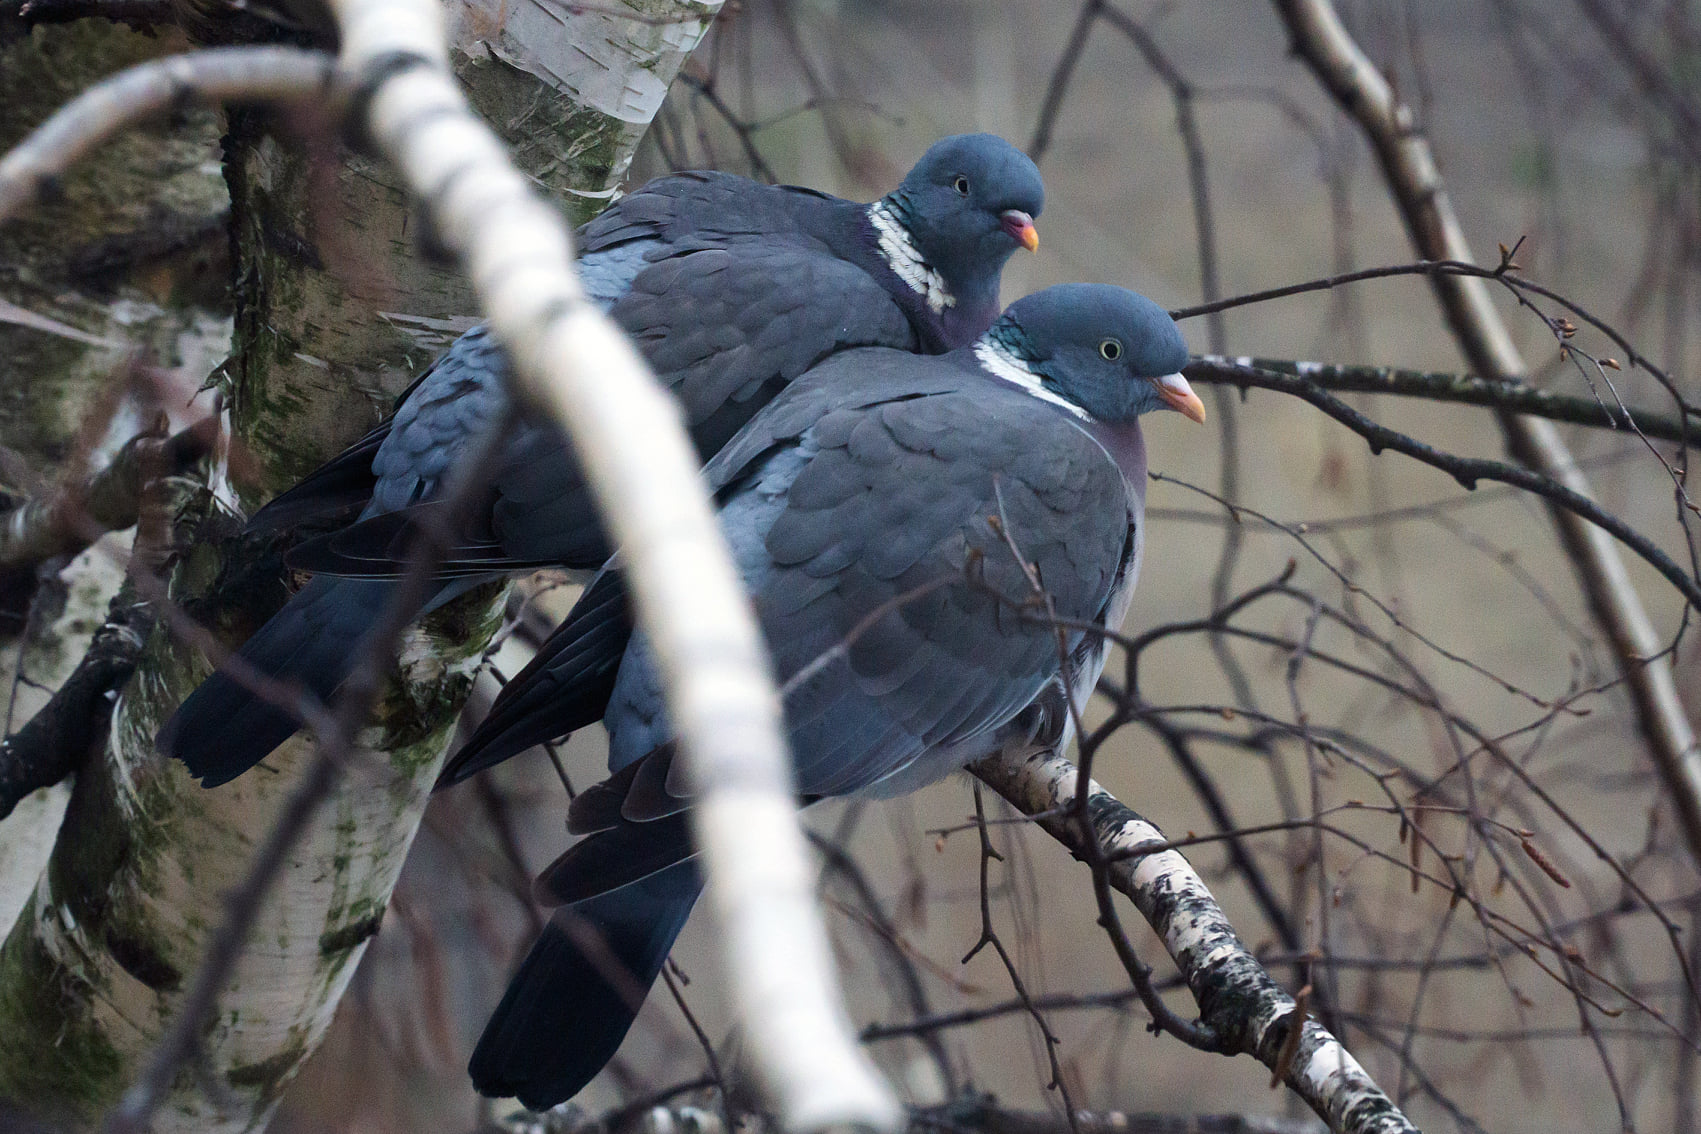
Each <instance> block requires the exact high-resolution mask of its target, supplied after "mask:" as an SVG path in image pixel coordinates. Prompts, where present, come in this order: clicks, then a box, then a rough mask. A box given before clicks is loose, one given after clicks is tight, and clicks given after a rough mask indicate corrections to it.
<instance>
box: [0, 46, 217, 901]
mask: <svg viewBox="0 0 1701 1134" xmlns="http://www.w3.org/2000/svg"><path fill="white" fill-rule="evenodd" d="M187 46H188V43H187V41H186V40H185V39H184V38H183V37H182V36H180V35H171V34H166V35H158V36H149V35H143V34H141V33H139V32H136V31H133V30H131V29H129V28H126V27H123V26H120V25H117V24H110V23H107V22H105V21H100V20H84V21H80V22H78V23H74V24H69V25H62V26H56V27H38V28H36V29H34V30H33V31H32V32H30V33H28V34H26V35H24V36H22V37H20V38H16V39H13V40H12V41H11V42H5V37H4V35H3V34H0V152H4V151H5V150H7V149H10V148H11V146H12V145H13V144H14V143H16V142H17V141H18V140H19V139H21V138H22V137H23V136H24V135H25V134H26V133H27V132H28V131H30V130H31V129H33V128H34V127H35V126H37V125H38V124H39V123H40V122H41V121H42V120H43V119H45V118H46V117H47V116H48V115H49V114H50V113H52V112H53V111H54V110H56V109H57V108H58V107H59V105H60V104H61V103H63V102H65V101H67V100H68V99H70V98H71V97H72V96H73V95H75V94H76V93H77V92H78V91H80V90H81V89H82V88H84V87H86V86H87V85H88V84H89V83H91V82H93V81H94V80H96V79H99V78H101V77H102V76H104V75H107V74H109V73H111V72H113V71H116V70H118V69H120V68H122V67H126V66H129V65H130V64H133V63H137V62H140V61H142V60H144V59H149V58H154V57H157V56H159V55H162V54H167V53H170V52H172V51H178V50H182V49H183V48H185V47H187ZM219 126H220V124H219V121H218V116H217V115H216V114H213V113H211V112H208V111H192V112H190V113H188V114H186V115H185V116H184V117H183V119H182V121H181V122H179V123H177V124H176V125H175V126H174V127H173V128H171V129H169V131H168V130H164V129H149V130H142V131H137V132H136V133H135V134H133V135H131V136H129V137H126V138H124V139H121V140H120V141H118V142H117V143H116V144H115V145H113V146H111V147H109V148H107V149H106V150H104V151H103V152H102V153H101V154H100V155H98V156H97V157H95V158H94V159H92V160H91V161H89V162H88V163H86V164H85V165H83V166H82V167H80V168H78V169H77V170H75V171H74V172H73V173H72V174H71V175H70V176H68V177H66V178H65V179H64V180H63V183H62V185H61V186H60V192H59V193H58V195H57V198H56V199H55V200H54V201H51V202H49V203H47V204H45V205H44V206H43V207H42V208H40V209H37V210H34V211H33V212H31V213H30V214H29V215H28V216H26V217H23V218H20V219H19V222H18V223H16V224H11V225H6V226H4V227H0V445H4V446H5V447H6V449H7V450H8V451H9V456H11V457H12V458H13V459H15V460H17V461H18V462H19V463H20V464H22V465H23V466H25V468H27V469H28V470H29V471H31V472H33V473H35V474H36V475H37V476H38V477H41V478H43V479H44V480H47V481H49V482H50V481H51V480H52V479H53V478H54V476H55V475H57V474H58V473H60V472H71V471H72V470H71V469H70V468H69V467H68V466H74V465H79V464H83V465H88V466H98V465H99V464H101V463H103V462H104V460H105V459H106V458H107V457H109V456H110V455H111V453H112V452H113V451H114V450H115V449H116V448H117V447H118V445H119V444H120V443H122V442H123V441H124V440H125V439H126V436H127V435H128V433H129V432H130V431H132V430H134V429H135V428H136V426H137V424H138V423H139V422H140V421H141V420H142V419H143V418H145V417H147V416H151V413H152V412H154V411H156V410H167V411H168V412H170V413H172V414H174V415H176V416H177V417H178V419H179V423H181V420H182V415H183V414H184V413H186V412H188V407H187V406H185V405H184V404H183V403H184V402H185V400H186V398H185V397H182V396H173V397H166V398H155V397H152V396H151V393H150V391H147V390H136V389H126V388H125V387H124V384H123V383H122V382H121V381H116V380H117V379H121V378H122V372H123V370H124V369H125V367H126V365H127V360H128V359H130V358H131V357H133V356H134V357H140V358H141V359H143V360H145V361H147V362H149V363H150V364H153V365H156V366H158V367H160V368H161V369H162V370H165V371H175V372H176V373H179V374H188V375H191V376H192V379H191V381H190V382H189V383H188V385H187V387H186V390H185V388H184V387H182V386H181V385H178V386H176V387H174V388H175V390H176V392H177V393H179V394H182V393H186V391H192V390H193V389H194V388H195V386H196V385H198V384H199V383H200V381H201V379H202V378H203V377H205V375H206V374H207V372H208V371H209V370H210V369H211V368H212V367H213V365H214V364H215V363H216V362H217V361H218V360H219V359H220V358H222V357H223V356H224V354H225V352H226V351H227V350H228V349H229V345H230V318H229V310H228V303H227V301H226V298H225V296H224V294H223V289H222V288H215V289H211V290H209V289H207V288H205V287H204V286H198V285H197V281H198V280H200V279H202V278H204V277H205V276H206V274H207V267H208V263H209V261H213V262H222V259H223V255H224V243H225V242H224V237H223V218H224V215H225V212H226V210H227V208H228V205H229V201H228V198H227V196H226V193H225V187H224V181H223V178H222V177H220V175H219V172H218V165H217V162H218V152H219V151H218V136H219ZM186 252H188V253H190V254H188V255H185V253H186ZM0 480H3V481H4V482H5V484H6V487H7V490H8V491H9V492H14V493H24V494H26V495H27V494H32V493H33V491H34V486H31V485H28V484H24V483H20V481H19V479H18V478H17V474H16V472H15V471H14V470H10V469H8V470H7V472H6V473H5V475H3V476H0ZM15 502H16V501H14V503H15ZM121 546H122V545H121V544H119V543H117V542H112V543H110V544H107V545H103V547H102V548H100V549H97V550H95V551H91V552H87V553H84V554H83V555H79V556H77V557H75V558H74V559H72V560H71V561H70V562H68V563H66V562H53V563H47V564H35V563H5V564H0V703H3V704H4V705H5V706H6V708H5V715H4V721H5V731H6V732H7V733H10V732H11V731H13V730H15V729H16V728H18V727H19V726H20V725H22V724H23V723H24V722H25V721H27V720H29V719H30V717H31V716H32V715H33V714H34V713H35V712H36V710H37V709H39V708H40V707H41V706H42V705H43V704H45V703H46V701H47V698H48V695H49V694H50V693H51V692H52V691H53V690H54V689H55V688H57V687H58V685H59V683H60V682H61V681H63V680H64V679H65V677H66V676H67V675H68V674H69V673H70V672H71V670H72V669H73V668H74V667H75V665H76V663H77V659H78V658H79V657H80V656H81V655H82V653H83V650H84V649H85V648H86V647H87V645H88V642H89V638H90V637H91V635H92V633H93V631H94V628H95V627H96V626H98V625H99V624H100V620H101V619H102V617H104V614H105V611H106V605H107V601H108V600H109V599H110V598H111V596H112V593H113V592H114V591H115V590H116V589H117V586H118V582H119V579H120V577H121V573H120V572H118V571H116V570H115V569H114V565H113V561H112V558H111V556H112V551H113V549H114V548H121ZM38 568H39V570H38ZM69 797H70V787H69V785H63V784H62V785H59V786H57V787H53V788H46V789H43V790H41V791H39V792H37V793H35V794H34V795H33V796H31V797H29V798H28V799H26V800H24V801H23V802H22V803H21V804H20V805H19V807H18V809H17V811H16V812H15V813H13V814H12V815H11V816H9V817H8V818H7V820H6V828H5V832H4V835H3V837H0V933H4V932H5V931H6V930H8V929H10V928H11V926H12V924H13V922H14V921H15V920H16V918H17V916H18V913H19V911H20V910H21V909H22V908H23V907H24V905H25V903H26V902H27V901H28V900H29V896H30V892H31V891H32V890H33V889H34V887H35V883H36V879H37V878H38V877H39V876H40V874H41V870H42V867H43V865H44V864H45V862H46V857H47V851H48V850H49V848H51V847H52V845H53V839H54V836H55V833H56V832H57V830H58V827H59V822H60V818H61V817H62V816H63V815H64V812H65V804H66V801H67V800H68V799H69Z"/></svg>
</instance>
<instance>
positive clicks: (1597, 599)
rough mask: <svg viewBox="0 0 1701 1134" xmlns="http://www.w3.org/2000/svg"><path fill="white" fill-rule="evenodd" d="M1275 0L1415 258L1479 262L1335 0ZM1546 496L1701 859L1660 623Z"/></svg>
mask: <svg viewBox="0 0 1701 1134" xmlns="http://www.w3.org/2000/svg"><path fill="white" fill-rule="evenodd" d="M1274 3H1275V7H1276V10H1277V12H1278V13H1279V14H1280V16H1281V18H1282V20H1283V22H1284V23H1285V24H1286V26H1287V29H1288V33H1289V35H1290V36H1291V37H1292V39H1293V46H1294V49H1295V51H1296V52H1297V53H1298V54H1299V55H1300V57H1301V58H1303V59H1304V60H1305V62H1306V63H1307V65H1308V66H1310V68H1311V70H1312V71H1313V73H1314V74H1315V75H1316V76H1317V79H1318V81H1319V82H1320V83H1321V84H1322V85H1323V87H1324V88H1325V89H1326V90H1327V91H1328V92H1329V93H1330V94H1331V95H1332V96H1333V97H1334V99H1335V101H1336V102H1337V103H1338V104H1339V105H1340V107H1341V109H1342V110H1343V111H1344V112H1345V113H1346V114H1347V115H1348V116H1349V117H1351V118H1352V119H1353V120H1354V121H1356V122H1357V123H1358V124H1359V126H1360V128H1361V129H1362V130H1363V131H1364V132H1365V135H1366V137H1367V138H1368V139H1369V141H1370V143H1371V147H1372V149H1373V150H1374V151H1375V153H1376V157H1377V160H1378V162H1379V163H1380V164H1381V166H1382V173H1383V177H1384V178H1385V179H1386V180H1387V182H1388V186H1389V188H1390V189H1391V190H1392V191H1393V193H1394V196H1395V199H1396V202H1397V204H1398V206H1399V209H1400V214H1401V216H1402V217H1403V218H1404V220H1405V222H1406V228H1407V231H1408V232H1409V233H1410V235H1411V238H1412V242H1413V244H1414V245H1415V246H1416V247H1417V249H1418V252H1419V254H1420V255H1422V256H1424V257H1425V258H1426V259H1431V260H1458V261H1466V262H1469V261H1471V260H1473V259H1474V257H1472V255H1471V252H1470V248H1469V246H1468V244H1467V243H1466V241H1465V235H1464V230H1463V228H1462V227H1461V226H1460V224H1459V219H1458V217H1457V216H1456V215H1455V214H1454V212H1453V207H1452V202H1451V201H1450V200H1449V198H1448V196H1447V188H1446V184H1445V182H1443V180H1442V178H1441V174H1440V171H1439V170H1438V169H1437V168H1436V165H1435V158H1434V155H1433V154H1432V153H1431V151H1430V148H1429V143H1428V141H1427V140H1426V139H1425V138H1424V136H1423V135H1422V133H1420V132H1419V131H1418V130H1417V129H1416V127H1415V123H1414V119H1413V116H1412V112H1411V110H1410V108H1409V107H1407V106H1405V105H1404V104H1403V103H1401V102H1400V101H1399V100H1398V99H1397V98H1396V96H1395V94H1394V91H1393V89H1392V88H1391V87H1390V86H1389V85H1388V83H1387V81H1386V80H1385V79H1384V78H1383V77H1382V75H1381V73H1380V72H1379V71H1378V70H1377V69H1376V67H1375V65H1374V64H1373V63H1372V62H1371V61H1370V59H1369V58H1367V57H1366V56H1365V54H1364V52H1363V51H1362V50H1360V48H1359V46H1358V44H1356V43H1355V42H1354V41H1353V38H1352V36H1351V34H1350V33H1349V32H1348V31H1347V29H1346V27H1345V25H1343V24H1342V22H1341V18H1340V15H1339V13H1337V12H1336V11H1335V8H1334V5H1333V4H1331V3H1330V2H1329V0H1274ZM1430 280H1431V283H1432V285H1433V286H1434V288H1435V291H1436V294H1437V296H1438V298H1439V299H1440V301H1441V305H1442V308H1443V309H1444V310H1445V311H1446V314H1447V321H1448V323H1449V324H1450V325H1451V327H1452V329H1453V334H1454V336H1455V337H1456V338H1457V339H1458V341H1459V345H1460V348H1461V349H1462V350H1463V351H1464V354H1465V358H1466V360H1467V362H1468V363H1469V364H1470V366H1471V368H1472V369H1473V370H1475V371H1476V372H1478V373H1480V374H1482V375H1484V376H1486V377H1490V378H1497V379H1502V380H1507V381H1514V380H1518V379H1520V378H1522V377H1523V375H1524V373H1525V369H1526V368H1525V365H1524V360H1523V358H1522V357H1521V356H1520V355H1519V352H1518V349H1517V347H1516V346H1514V345H1513V342H1512V338H1511V336H1510V335H1509V334H1508V333H1507V330H1506V326H1505V324H1504V322H1503V321H1502V320H1501V318H1500V315H1499V313H1498V312H1497V311H1496V310H1495V308H1494V304H1493V302H1492V301H1491V299H1490V297H1489V294H1488V288H1487V285H1486V284H1485V283H1484V281H1482V280H1481V279H1471V278H1466V277H1462V276H1452V275H1435V276H1431V277H1430ZM1498 417H1499V421H1500V425H1501V429H1502V430H1503V431H1504V433H1505V434H1506V438H1507V445H1508V447H1509V448H1510V450H1511V451H1512V454H1513V456H1514V457H1515V458H1517V459H1518V460H1519V461H1521V462H1523V463H1524V464H1526V465H1529V466H1530V467H1531V468H1534V469H1538V470H1540V471H1541V472H1543V473H1546V474H1547V475H1549V476H1552V477H1554V478H1555V479H1556V480H1559V481H1560V482H1561V483H1563V484H1564V485H1565V486H1566V488H1567V489H1568V490H1569V491H1570V492H1572V493H1575V494H1576V495H1578V496H1581V497H1587V496H1588V495H1589V484H1588V481H1587V479H1586V478H1585V477H1584V476H1583V474H1582V473H1581V472H1580V471H1578V469H1577V467H1576V464H1575V462H1573V461H1572V459H1571V454H1570V453H1569V452H1568V451H1567V449H1566V447H1565V445H1564V443H1563V442H1562V441H1561V440H1560V438H1559V434H1558V431H1557V430H1555V429H1554V427H1553V426H1552V425H1551V424H1548V423H1546V422H1542V421H1539V420H1536V419H1532V418H1529V417H1524V416H1521V415H1519V414H1515V413H1511V412H1505V411H1503V412H1501V413H1500V414H1499V415H1498ZM1548 499H1549V501H1550V502H1552V503H1551V504H1550V509H1551V510H1552V512H1553V514H1554V519H1555V522H1556V524H1557V525H1558V528H1559V532H1560V536H1561V538H1562V540H1563V542H1564V544H1565V547H1566V551H1567V553H1568V554H1569V556H1570V557H1571V560H1572V563H1573V565H1574V567H1575V569H1576V571H1577V574H1578V577H1579V580H1580V582H1581V584H1582V587H1583V591H1584V593H1585V594H1586V595H1587V597H1588V600H1589V605H1590V607H1591V609H1592V610H1593V612H1594V615H1595V618H1596V620H1597V621H1598V622H1599V623H1600V624H1601V626H1602V628H1603V629H1604V630H1605V631H1606V632H1607V634H1608V636H1609V637H1610V638H1611V640H1612V643H1613V648H1614V650H1615V651H1616V653H1617V655H1618V658H1619V664H1620V666H1621V668H1622V670H1623V672H1624V676H1625V680H1626V683H1627V685H1628V686H1629V687H1630V690H1631V692H1632V694H1633V698H1634V701H1635V705H1636V711H1637V716H1638V718H1639V723H1640V725H1641V730H1642V734H1643V736H1644V737H1645V738H1646V740H1647V742H1648V749H1649V753H1650V755H1651V756H1652V758H1653V762H1654V765H1655V767H1656V768H1657V769H1658V770H1659V773H1660V777H1661V779H1662V780H1663V781H1664V783H1665V787H1666V790H1667V792H1668V793H1669V794H1670V795H1671V797H1672V799H1673V802H1674V803H1675V805H1676V809H1677V813H1678V818H1679V821H1680V823H1681V824H1682V826H1683V832H1684V838H1685V840H1686V842H1687V843H1688V847H1689V853H1690V857H1691V858H1692V859H1693V860H1694V861H1696V862H1701V745H1697V742H1696V736H1695V730H1694V728H1693V726H1692V725H1691V724H1690V721H1689V718H1688V715H1687V714H1686V713H1685V711H1684V707H1683V704H1682V703H1681V701H1679V699H1678V696H1677V687H1676V684H1675V682H1674V681H1673V678H1672V670H1671V664H1670V662H1669V661H1668V660H1667V659H1666V658H1665V657H1663V656H1662V647H1661V643H1660V641H1659V638H1658V636H1657V635H1656V634H1655V632H1654V627H1653V623H1652V622H1651V621H1650V620H1649V618H1648V614H1647V611H1646V609H1645V608H1644V607H1643V604H1642V600H1641V597H1640V596H1639V595H1638V594H1637V593H1636V589H1635V587H1634V586H1633V585H1632V583H1631V581H1630V577H1629V574H1628V572H1627V570H1626V568H1625V565H1624V562H1623V560H1622V559H1621V558H1620V557H1619V555H1618V553H1617V551H1616V550H1615V549H1614V548H1613V547H1612V544H1611V542H1610V541H1609V540H1608V538H1607V531H1606V530H1604V529H1603V528H1602V527H1600V526H1599V525H1593V524H1590V523H1586V522H1584V519H1583V517H1582V515H1581V514H1580V513H1578V512H1577V510H1576V509H1574V508H1564V507H1563V506H1562V505H1561V503H1560V501H1559V500H1558V498H1557V497H1554V496H1551V495H1550V496H1549V497H1548ZM1613 534H1617V533H1613Z"/></svg>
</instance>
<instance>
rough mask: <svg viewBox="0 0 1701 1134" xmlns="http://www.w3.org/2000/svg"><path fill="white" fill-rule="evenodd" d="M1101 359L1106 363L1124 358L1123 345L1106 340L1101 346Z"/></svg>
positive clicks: (1112, 340)
mask: <svg viewBox="0 0 1701 1134" xmlns="http://www.w3.org/2000/svg"><path fill="white" fill-rule="evenodd" d="M1099 357H1100V358H1102V359H1104V360H1105V361H1106V362H1115V361H1116V360H1117V359H1119V358H1121V357H1122V344H1121V343H1119V342H1117V341H1116V340H1115V339H1106V340H1105V341H1104V342H1102V343H1100V344H1099Z"/></svg>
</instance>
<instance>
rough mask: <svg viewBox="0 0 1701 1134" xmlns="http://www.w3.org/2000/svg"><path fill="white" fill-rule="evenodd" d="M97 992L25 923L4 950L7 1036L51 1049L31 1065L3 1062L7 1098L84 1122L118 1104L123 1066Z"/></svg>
mask: <svg viewBox="0 0 1701 1134" xmlns="http://www.w3.org/2000/svg"><path fill="white" fill-rule="evenodd" d="M97 992H98V990H97V989H95V988H93V987H91V986H90V985H89V983H88V982H87V981H86V980H84V979H83V978H82V977H81V976H79V975H78V974H77V973H76V972H75V971H73V970H72V969H70V968H68V967H67V966H65V965H62V964H60V963H59V962H58V961H56V960H55V959H54V958H53V957H52V956H51V955H49V954H48V952H47V950H46V949H44V948H43V947H42V943H41V940H40V938H39V937H38V936H37V935H36V931H35V926H34V924H33V921H32V919H30V918H28V917H24V918H20V919H19V921H18V924H17V926H16V927H15V928H14V929H13V931H12V934H11V936H10V937H9V938H8V939H7V941H6V944H5V945H4V946H3V947H0V1036H8V1037H14V1039H13V1040H9V1041H8V1042H15V1038H16V1037H24V1036H30V1037H41V1038H42V1039H44V1040H45V1041H46V1042H41V1043H37V1044H35V1045H32V1052H31V1054H32V1058H29V1059H0V1098H4V1099H6V1100H8V1101H10V1102H12V1103H14V1104H16V1105H17V1106H19V1107H21V1108H24V1109H25V1110H32V1109H42V1108H46V1110H47V1111H48V1112H49V1116H50V1117H62V1118H66V1119H85V1120H86V1119H89V1118H92V1117H93V1116H95V1115H98V1114H99V1113H100V1112H101V1111H103V1110H105V1109H106V1108H108V1107H110V1106H111V1105H112V1104H113V1103H114V1102H115V1101H117V1098H118V1095H119V1094H120V1092H122V1091H123V1089H124V1078H123V1074H124V1067H123V1061H122V1060H121V1059H120V1058H119V1055H118V1052H117V1051H116V1050H114V1049H113V1047H112V1044H111V1043H110V1042H109V1041H108V1040H107V1038H106V1035H105V1033H104V1032H103V1031H102V1030H101V1028H100V1027H99V1026H97V1025H96V1024H95V1023H94V1022H93V1020H92V1019H91V1006H92V1003H93V1000H94V997H95V995H96V994H97Z"/></svg>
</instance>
